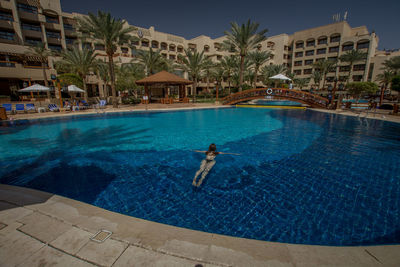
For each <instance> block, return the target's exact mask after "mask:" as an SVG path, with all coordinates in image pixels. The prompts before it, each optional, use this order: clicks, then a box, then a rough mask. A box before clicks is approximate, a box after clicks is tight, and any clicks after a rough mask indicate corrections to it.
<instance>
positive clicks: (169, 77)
mask: <svg viewBox="0 0 400 267" xmlns="http://www.w3.org/2000/svg"><path fill="white" fill-rule="evenodd" d="M157 83H165V84H171V85H173V84H192V83H193V82H192V81H189V80H186V79H184V78H181V77H179V76H177V75H175V74H172V73H169V72H166V71H164V70H163V71H160V72H158V73H156V74H154V75H151V76H149V77H146V78H144V79H141V80H139V81H136V84H138V85H148V84H157Z"/></svg>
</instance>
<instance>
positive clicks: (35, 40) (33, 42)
mask: <svg viewBox="0 0 400 267" xmlns="http://www.w3.org/2000/svg"><path fill="white" fill-rule="evenodd" d="M25 43H27V44H30V45H38V44H40V43H42V39H38V38H30V37H25Z"/></svg>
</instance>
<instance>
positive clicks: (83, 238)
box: [50, 227, 93, 255]
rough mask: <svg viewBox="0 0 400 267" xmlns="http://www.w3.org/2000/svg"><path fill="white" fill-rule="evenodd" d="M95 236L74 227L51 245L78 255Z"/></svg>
mask: <svg viewBox="0 0 400 267" xmlns="http://www.w3.org/2000/svg"><path fill="white" fill-rule="evenodd" d="M92 235H93V234H92V233H90V232H87V231H84V230H81V229H79V228H76V227H72V228H71V229H69V230H68V231H67V232H65V233H63V234H62V235H60V236H59V237H57V238H56V239H55V240H54V241H52V242H51V243H50V245H52V246H54V247H56V248H58V249H60V250H62V251H65V252H67V253H69V254H72V255H74V254H76V253H77V252H78V251H79V250H80V249H81V248H82V247H83V246H84V245H85V244H86V243H87V242H89V241H90V239H89V238H90V237H91V236H92Z"/></svg>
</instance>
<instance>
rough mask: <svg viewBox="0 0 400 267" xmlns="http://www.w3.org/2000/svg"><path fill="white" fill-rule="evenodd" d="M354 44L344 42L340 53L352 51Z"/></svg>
mask: <svg viewBox="0 0 400 267" xmlns="http://www.w3.org/2000/svg"><path fill="white" fill-rule="evenodd" d="M353 48H354V43H353V42H346V43H344V44H343V45H342V51H350V50H353Z"/></svg>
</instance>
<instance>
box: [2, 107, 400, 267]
mask: <svg viewBox="0 0 400 267" xmlns="http://www.w3.org/2000/svg"><path fill="white" fill-rule="evenodd" d="M192 105H193V104H192ZM210 107H219V106H216V105H213V104H197V105H194V106H182V107H177V106H172V107H167V109H168V110H173V109H175V108H179V109H182V108H183V109H193V108H210ZM143 109H144V106H142V107H140V106H139V107H136V108H134V109H133V108H132V107H121V108H119V109H116V110H115V109H112V108H109V109H106V112H121V111H132V110H143ZM151 110H165V105H164V106H163V107H155V106H152V107H151ZM320 111H323V112H331V113H337V114H343V115H351V116H358V114H354V113H353V112H347V111H326V110H320ZM90 113H96V112H93V111H83V112H76V113H73V112H71V113H65V114H63V113H49V112H47V113H36V114H17V115H13V119H36V118H45V117H54V116H60V115H61V116H70V115H76V114H90ZM14 116H15V117H14ZM370 116H373V115H372V114H370ZM360 117H364V115H363V114H362V115H360ZM372 118H374V117H372ZM375 119H381V120H388V121H394V122H400V117H399V116H389V115H387V113H386V114H375ZM102 229H103V230H108V231H111V232H112V235H111V237H110V238H108V239H107V240H105V241H104V242H103V243H97V242H94V241H92V240H90V237H92V236H93V235H94V234H95V233H97V232H98V231H99V230H102ZM399 252H400V245H392V246H367V247H333V246H309V245H294V244H285V243H274V242H265V241H258V240H251V239H244V238H236V237H230V236H223V235H218V234H211V233H206V232H200V231H194V230H190V229H185V228H179V227H174V226H169V225H165V224H160V223H156V222H151V221H146V220H142V219H138V218H134V217H130V216H126V215H123V214H119V213H114V212H111V211H107V210H104V209H101V208H98V207H95V206H92V205H89V204H86V203H82V202H79V201H76V200H72V199H68V198H65V197H61V196H58V195H54V194H50V193H45V192H41V191H37V190H32V189H27V188H22V187H15V186H9V185H2V184H0V266H50V265H51V266H199V267H200V266H400V253H399ZM198 264H200V265H198Z"/></svg>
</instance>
